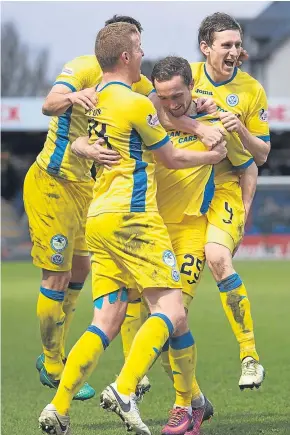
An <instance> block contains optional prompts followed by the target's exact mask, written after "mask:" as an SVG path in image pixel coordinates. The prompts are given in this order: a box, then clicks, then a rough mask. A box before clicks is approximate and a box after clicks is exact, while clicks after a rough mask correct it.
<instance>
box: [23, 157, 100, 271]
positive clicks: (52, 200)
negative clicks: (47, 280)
mask: <svg viewBox="0 0 290 435" xmlns="http://www.w3.org/2000/svg"><path fill="white" fill-rule="evenodd" d="M93 184H94V183H93V180H92V182H71V181H66V180H63V179H60V178H56V177H52V176H51V175H49V174H48V173H47V172H45V171H44V170H42V169H40V167H39V166H38V165H37V163H34V164H33V165H32V166H31V168H30V169H29V171H28V173H27V175H26V177H25V181H24V192H23V199H24V206H25V210H26V213H27V216H28V221H29V230H30V236H31V240H32V244H33V246H32V251H31V255H32V257H33V263H34V264H35V266H38V267H41V268H42V269H47V270H52V271H59V272H60V271H68V270H70V269H71V267H72V258H73V255H81V256H86V255H89V254H88V248H87V244H86V240H85V224H86V218H87V212H88V207H89V204H90V202H91V200H92V189H93Z"/></svg>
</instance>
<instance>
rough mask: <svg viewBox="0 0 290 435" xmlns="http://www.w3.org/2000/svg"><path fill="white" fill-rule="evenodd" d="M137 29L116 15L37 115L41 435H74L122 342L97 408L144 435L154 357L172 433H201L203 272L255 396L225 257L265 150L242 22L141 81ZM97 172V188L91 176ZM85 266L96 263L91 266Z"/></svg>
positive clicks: (250, 346)
mask: <svg viewBox="0 0 290 435" xmlns="http://www.w3.org/2000/svg"><path fill="white" fill-rule="evenodd" d="M142 30H143V29H142V27H141V24H140V23H139V22H138V21H137V20H135V19H133V18H132V17H128V16H114V17H113V18H112V19H110V20H108V21H107V22H106V23H105V27H104V28H103V29H101V30H100V31H99V33H98V35H97V38H96V43H95V55H89V56H81V57H78V58H76V59H74V60H73V61H71V62H68V63H67V64H66V65H65V66H64V68H63V70H62V72H61V74H60V75H59V76H58V77H57V79H56V81H55V83H54V85H53V87H52V89H51V91H50V93H49V94H48V96H47V98H46V100H45V102H44V105H43V113H44V114H45V115H48V116H52V119H51V122H50V125H49V131H48V134H47V138H46V141H45V144H44V147H43V149H42V151H41V152H40V153H39V155H38V156H37V159H36V162H35V163H34V164H33V165H32V166H31V168H30V169H29V171H28V173H27V176H26V179H25V182H24V203H25V209H26V212H27V215H28V219H29V228H30V233H31V239H32V243H33V248H32V257H33V263H34V264H35V265H36V266H37V267H39V268H41V269H42V281H41V285H40V293H39V298H38V304H37V315H38V317H39V321H40V331H41V339H42V346H43V353H42V354H41V355H40V356H39V357H38V358H37V362H36V367H37V369H38V371H39V375H40V381H41V383H42V384H43V385H47V386H49V387H50V388H54V389H56V390H57V391H56V394H55V396H54V398H53V400H52V401H51V403H50V404H49V405H47V406H46V407H45V408H44V410H43V411H42V413H41V415H40V417H39V424H40V428H41V429H42V431H43V433H48V434H56V435H70V434H71V433H72V432H71V427H70V419H69V415H68V414H69V409H70V406H71V402H72V400H73V399H74V400H88V399H90V398H92V397H93V396H94V395H95V391H94V389H93V388H92V387H91V386H90V385H89V384H88V383H87V382H86V381H87V379H88V378H89V376H90V375H91V373H92V372H93V371H94V369H95V368H96V366H97V364H98V361H99V358H100V356H101V354H102V353H103V352H104V351H105V349H106V348H107V347H108V346H109V344H110V342H111V341H112V340H113V339H114V338H115V337H116V336H117V335H118V334H119V332H121V335H122V341H123V349H124V355H125V363H124V365H123V368H122V370H121V372H120V374H119V376H118V378H117V380H116V381H115V382H113V383H112V384H110V385H109V386H107V387H106V388H105V389H104V391H103V392H102V393H101V406H102V407H103V408H104V409H107V410H110V411H113V412H115V413H116V414H117V415H118V416H119V417H120V418H121V420H123V422H124V423H125V426H126V428H127V429H128V430H133V431H134V432H135V433H136V434H144V435H145V434H146V435H149V434H150V430H149V428H148V427H147V425H146V424H145V423H144V422H143V421H142V418H141V416H140V412H139V409H138V402H139V401H140V399H141V398H142V396H143V395H144V394H145V392H146V391H148V390H149V388H150V383H149V379H148V378H147V376H146V374H147V372H148V371H149V369H150V368H151V366H152V365H153V364H154V362H155V361H156V360H157V358H158V357H159V356H160V358H161V361H162V365H163V367H164V369H165V371H166V372H167V374H168V376H169V377H170V379H171V380H172V383H173V386H174V389H175V392H176V398H175V403H174V405H173V408H172V410H171V411H170V417H169V420H168V422H167V423H166V424H165V426H164V427H163V429H162V431H161V433H162V434H163V435H173V434H175V435H184V434H186V435H198V434H199V433H200V426H201V424H202V422H203V421H204V420H207V419H209V418H210V417H211V416H212V415H213V406H212V404H211V403H210V401H209V400H208V399H207V398H206V397H205V396H204V395H203V393H202V392H201V390H200V388H199V385H198V383H197V380H196V377H195V368H196V344H195V341H194V338H193V336H192V334H191V332H190V330H189V327H188V319H187V313H188V311H189V306H190V304H191V301H192V299H193V297H194V295H195V292H196V288H197V285H198V283H199V281H200V277H201V274H202V271H203V269H204V265H205V262H206V261H207V264H208V266H209V269H210V271H211V273H212V275H213V277H214V279H215V281H216V283H217V286H218V289H219V293H220V298H221V302H222V306H223V308H224V311H225V314H226V316H227V318H228V320H229V323H230V325H231V327H232V330H233V332H234V335H235V337H236V339H237V341H238V343H239V347H240V360H241V370H242V372H241V376H240V379H239V387H240V389H244V388H254V387H257V388H258V387H259V386H260V385H261V383H262V382H263V379H264V376H265V372H264V369H263V367H262V365H261V364H260V363H259V356H258V353H257V351H256V345H255V339H254V331H253V321H252V317H251V311H250V302H249V299H248V295H247V290H246V288H245V285H244V283H243V281H242V279H241V277H240V276H239V274H238V273H236V271H235V269H234V267H233V263H232V258H233V256H234V254H235V252H236V251H237V249H238V246H239V244H240V242H241V240H242V237H243V233H244V227H245V222H246V219H247V216H248V213H249V210H250V207H251V203H252V200H253V196H254V193H255V189H256V183H257V172H258V171H257V165H260V164H263V163H264V162H265V161H266V159H267V156H268V153H269V151H270V136H269V126H268V122H267V99H266V95H265V92H264V89H263V87H262V86H261V85H260V84H259V83H258V82H257V81H256V80H255V79H254V78H252V77H251V76H250V75H249V74H247V73H244V72H242V71H241V70H240V69H239V68H238V67H239V66H240V64H241V61H242V60H243V59H245V58H246V56H247V55H246V52H244V50H243V49H242V30H241V28H240V25H239V24H238V23H237V22H236V20H235V19H233V18H232V17H230V16H229V15H226V14H224V13H215V14H213V15H211V16H208V17H207V18H205V19H204V20H203V22H202V23H201V26H200V28H199V34H198V40H199V45H200V50H201V52H202V54H203V55H204V57H205V62H199V63H191V64H189V63H188V61H187V60H185V59H183V58H181V57H176V56H168V57H166V58H164V59H161V60H159V61H158V62H157V63H156V64H155V66H154V68H153V71H152V77H151V78H152V82H150V81H149V80H148V79H147V78H146V77H144V76H143V75H140V67H141V61H142V57H143V55H144V53H143V51H142V48H141V32H142ZM94 163H95V164H96V172H97V173H96V177H95V178H96V180H95V182H94V180H93V179H92V177H91V168H92V165H93V164H94ZM89 252H90V254H91V255H90V256H89ZM90 269H91V271H92V293H93V304H94V314H93V320H92V322H91V324H90V326H89V327H88V328H87V330H86V331H85V332H84V334H83V335H82V336H81V338H80V339H79V340H78V342H77V343H76V344H75V345H74V347H73V348H72V350H71V351H70V353H69V355H68V357H66V351H65V342H66V338H67V334H68V331H69V327H70V325H71V322H72V319H73V316H74V312H75V308H76V304H77V300H78V297H79V294H80V290H81V289H82V287H83V285H84V282H85V280H86V278H87V275H88V274H89V271H90Z"/></svg>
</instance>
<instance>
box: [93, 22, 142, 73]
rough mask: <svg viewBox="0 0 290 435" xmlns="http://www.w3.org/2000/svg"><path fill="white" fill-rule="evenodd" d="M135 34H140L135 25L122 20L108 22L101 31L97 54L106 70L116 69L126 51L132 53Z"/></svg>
mask: <svg viewBox="0 0 290 435" xmlns="http://www.w3.org/2000/svg"><path fill="white" fill-rule="evenodd" d="M134 34H138V30H137V29H136V27H135V25H133V24H128V23H121V22H120V23H113V24H108V25H107V26H105V27H103V28H102V29H101V30H100V31H99V33H98V34H97V38H96V43H95V55H96V57H97V59H98V62H99V64H100V67H101V68H102V70H103V71H104V72H106V71H112V70H113V69H114V67H115V66H116V64H117V63H118V60H119V58H120V56H121V54H122V53H123V52H124V51H128V52H129V53H132V51H133V41H132V35H134Z"/></svg>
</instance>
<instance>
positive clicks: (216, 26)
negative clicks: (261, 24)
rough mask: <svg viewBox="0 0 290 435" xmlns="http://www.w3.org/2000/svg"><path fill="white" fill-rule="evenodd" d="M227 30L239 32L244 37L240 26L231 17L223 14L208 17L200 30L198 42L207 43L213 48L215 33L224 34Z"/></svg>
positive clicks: (217, 13)
mask: <svg viewBox="0 0 290 435" xmlns="http://www.w3.org/2000/svg"><path fill="white" fill-rule="evenodd" d="M225 30H237V31H238V32H240V34H241V37H242V36H243V32H242V28H241V26H240V24H239V23H238V22H237V21H236V20H235V19H234V18H233V17H231V16H230V15H228V14H224V13H222V12H216V13H215V14H212V15H209V16H208V17H206V18H205V19H204V20H203V21H202V23H201V25H200V27H199V30H198V42H199V44H200V43H201V41H205V42H206V43H207V45H209V46H211V45H212V44H213V41H214V34H215V32H224V31H225Z"/></svg>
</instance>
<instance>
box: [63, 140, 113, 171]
mask: <svg viewBox="0 0 290 435" xmlns="http://www.w3.org/2000/svg"><path fill="white" fill-rule="evenodd" d="M103 145H105V141H104V139H102V138H99V139H97V140H96V142H94V143H92V144H90V143H89V137H88V136H85V137H79V138H77V139H76V140H75V141H74V142H73V143H72V145H71V150H72V152H73V153H74V154H75V155H76V156H78V157H80V158H83V159H88V160H94V161H95V162H97V163H98V164H100V165H105V166H114V165H118V164H119V162H120V158H121V156H120V154H119V153H118V152H117V151H114V150H111V149H107V148H105V147H104V146H103Z"/></svg>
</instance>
